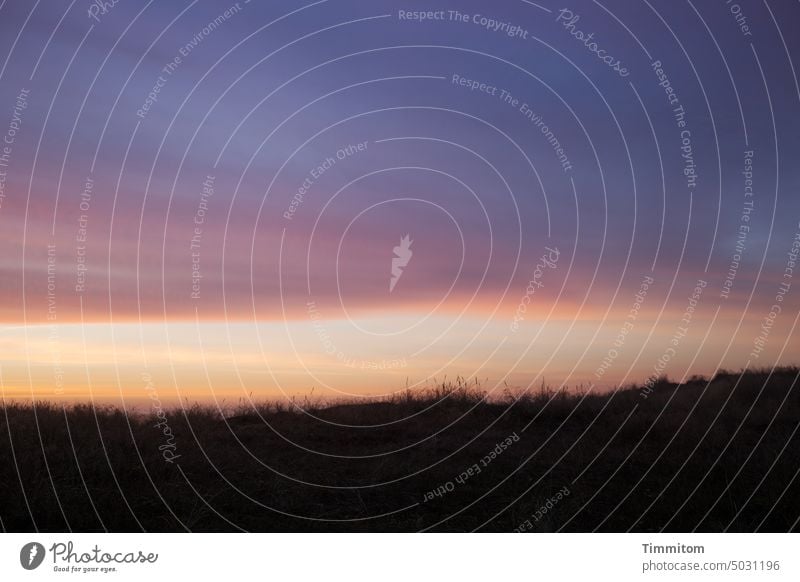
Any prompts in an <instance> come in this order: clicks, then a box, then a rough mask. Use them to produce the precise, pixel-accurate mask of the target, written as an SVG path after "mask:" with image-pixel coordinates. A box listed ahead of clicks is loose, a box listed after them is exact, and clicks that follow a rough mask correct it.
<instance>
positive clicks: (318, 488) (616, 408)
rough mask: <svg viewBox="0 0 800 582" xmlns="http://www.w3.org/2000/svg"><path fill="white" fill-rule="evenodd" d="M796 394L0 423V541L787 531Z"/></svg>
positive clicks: (688, 387)
mask: <svg viewBox="0 0 800 582" xmlns="http://www.w3.org/2000/svg"><path fill="white" fill-rule="evenodd" d="M797 379H798V369H796V368H792V369H781V370H778V371H776V372H775V373H773V374H772V375H771V376H770V375H769V374H768V373H767V372H764V373H760V372H750V373H746V374H744V375H739V374H719V375H717V377H715V378H714V380H713V381H712V382H710V383H709V382H708V381H705V380H696V381H692V382H689V383H687V384H683V385H675V384H671V383H669V382H666V381H665V380H663V381H661V382H659V383H658V384H656V385H655V386H654V387H653V391H652V393H650V394H649V395H648V397H647V398H644V397H643V395H642V390H641V389H640V388H635V387H634V388H629V389H625V390H620V391H618V392H616V393H614V394H613V395H612V394H606V395H594V394H591V395H586V394H578V395H575V396H569V395H566V394H554V393H552V392H547V391H543V392H541V393H537V394H533V395H526V396H524V397H523V398H521V399H519V400H517V401H516V402H514V397H513V395H508V394H507V395H506V397H505V399H504V400H502V401H501V400H497V399H493V400H492V401H490V402H487V401H484V400H482V394H481V393H480V391H479V390H477V389H476V388H475V387H466V386H464V385H463V384H459V383H456V384H455V385H452V384H451V385H447V386H443V387H439V388H437V389H432V390H428V391H425V392H423V393H416V394H405V395H403V396H401V397H395V398H394V399H392V400H391V401H387V402H381V403H373V404H338V405H335V406H328V407H324V406H322V405H317V406H315V407H312V410H311V411H310V412H309V413H308V414H306V413H303V412H301V411H299V410H298V409H295V408H292V407H290V406H283V407H281V406H276V405H264V406H261V407H258V408H257V409H252V408H251V409H246V408H241V409H239V410H236V411H229V412H228V413H227V414H226V415H225V416H222V415H220V413H219V411H217V410H215V409H210V408H202V407H193V408H188V409H186V410H181V409H177V410H172V411H168V412H167V414H166V417H165V418H162V419H160V420H159V418H157V417H136V418H129V417H126V416H125V415H124V414H123V413H122V412H120V411H119V410H114V409H101V408H92V407H88V406H75V407H72V408H68V409H62V408H61V407H60V406H54V405H49V404H42V403H37V404H36V406H35V407H33V406H22V405H13V404H7V405H6V406H5V407H4V408H3V409H2V410H0V520H1V524H0V525H2V529H4V530H5V531H33V530H37V529H38V530H40V531H66V530H73V531H103V530H110V531H139V530H147V531H184V530H194V531H218V530H223V531H225V530H237V529H244V530H251V531H330V530H341V531H417V530H422V529H431V530H433V531H464V530H474V529H479V530H482V531H513V530H526V531H557V530H564V531H593V530H600V531H627V530H633V531H659V530H666V531H690V530H695V529H697V530H698V531H722V530H728V531H755V530H758V531H787V530H797V529H798V519H799V518H800V480H798V479H797V476H798V470H799V469H800V443H799V442H798V434H797V429H798V422H800V397H798V385H797ZM512 402H513V405H512ZM259 415H260V416H259ZM314 417H316V418H314ZM346 425H356V427H353V426H346ZM364 425H368V426H364ZM167 427H168V428H167ZM165 430H167V431H168V433H167V434H166V435H165V434H164V431H165ZM169 431H171V433H172V438H169ZM504 445H505V446H504ZM174 455H179V456H175V457H174V458H173V456H174ZM168 458H171V459H172V460H171V461H167V460H166V459H168Z"/></svg>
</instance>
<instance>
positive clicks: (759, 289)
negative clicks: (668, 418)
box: [0, 0, 800, 403]
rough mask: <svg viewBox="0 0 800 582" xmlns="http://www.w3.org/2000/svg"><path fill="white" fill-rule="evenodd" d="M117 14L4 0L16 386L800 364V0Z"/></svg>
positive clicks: (333, 4) (253, 387)
mask: <svg viewBox="0 0 800 582" xmlns="http://www.w3.org/2000/svg"><path fill="white" fill-rule="evenodd" d="M102 4H103V3H93V2H88V1H85V0H74V1H53V2H47V3H41V2H38V1H37V2H25V1H22V0H7V1H6V2H3V3H2V4H0V133H2V134H3V143H2V144H0V148H4V149H0V172H2V173H0V249H2V250H0V353H2V357H1V358H0V385H2V391H3V397H4V398H12V399H13V398H37V399H45V400H59V399H67V400H72V401H81V400H87V399H96V400H104V401H120V400H122V401H125V402H131V403H135V402H137V401H141V400H143V399H145V398H147V397H148V394H149V393H150V392H148V390H150V391H152V390H151V389H152V386H153V385H155V386H156V387H157V389H158V394H159V397H160V398H161V399H163V400H164V401H177V400H178V399H188V400H201V401H209V400H213V401H217V402H223V401H224V402H234V401H237V400H238V399H242V398H244V399H248V398H253V399H264V398H283V397H287V398H291V397H300V396H308V395H311V394H313V395H314V397H346V398H353V397H364V396H375V395H384V394H389V393H392V392H395V391H398V390H402V389H404V388H407V387H412V388H416V387H422V386H426V385H430V384H431V383H433V382H435V381H442V380H443V379H444V378H454V377H456V376H462V377H466V378H474V379H479V380H480V381H481V385H482V386H483V388H484V389H485V390H487V391H489V392H491V393H500V392H502V391H503V390H504V389H506V388H508V387H511V388H513V389H517V388H519V389H525V388H529V387H536V388H538V387H539V386H540V385H541V384H542V383H543V382H544V383H547V384H548V385H551V386H553V387H555V388H558V387H561V386H567V387H570V388H576V387H578V388H581V389H597V390H607V389H612V388H614V387H616V386H620V385H625V384H629V383H632V382H644V381H646V380H647V379H648V378H650V377H652V376H654V375H660V374H668V375H669V376H670V377H671V378H675V379H678V380H680V379H684V378H686V377H688V376H690V375H692V374H713V373H714V372H715V371H716V370H718V369H720V368H732V369H740V368H745V367H750V368H752V367H761V366H773V365H775V364H791V363H797V357H796V354H797V353H798V341H797V337H798V335H797V332H796V329H795V326H796V324H797V317H798V305H799V304H800V281H796V280H795V279H796V277H797V275H798V272H797V271H796V266H795V261H796V259H797V250H798V248H799V247H800V196H799V195H798V186H800V180H799V179H798V178H799V177H800V176H799V173H800V172H799V171H798V168H797V164H796V160H797V159H798V153H800V151H799V149H800V116H799V115H798V107H799V106H800V89H798V82H797V75H796V71H795V66H794V61H795V60H796V57H797V55H798V54H800V46H799V45H800V41H798V40H797V38H796V35H793V34H792V28H791V25H792V23H793V22H796V21H797V18H798V11H800V7H798V6H797V5H796V4H794V3H766V2H763V3H758V2H752V3H744V2H742V3H740V4H736V3H734V2H723V1H720V2H714V3H705V2H689V1H686V2H683V1H681V2H672V1H664V0H662V1H654V0H642V1H641V2H628V1H604V2H594V1H591V2H590V1H573V2H571V3H570V4H568V5H566V6H565V5H560V4H554V3H553V2H549V1H547V0H543V1H542V2H538V3H534V2H528V1H526V0H508V1H504V2H499V3H492V4H491V5H490V4H488V3H486V2H477V1H464V2H453V1H450V2H435V3H430V2H385V1H361V2H359V1H349V0H348V1H336V0H322V1H318V2H308V3H302V2H288V1H277V2H256V1H253V2H245V1H240V2H238V3H227V2H218V1H215V2H210V1H202V0H195V1H181V2H154V1H150V2H145V1H142V0H139V1H133V0H118V1H117V2H116V3H111V2H109V3H106V4H105V5H104V6H103V7H102V8H101V5H102ZM404 238H405V242H404V240H403V239H404ZM151 378H152V379H154V380H152V381H151V380H149V379H151ZM148 387H149V388H148Z"/></svg>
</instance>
